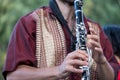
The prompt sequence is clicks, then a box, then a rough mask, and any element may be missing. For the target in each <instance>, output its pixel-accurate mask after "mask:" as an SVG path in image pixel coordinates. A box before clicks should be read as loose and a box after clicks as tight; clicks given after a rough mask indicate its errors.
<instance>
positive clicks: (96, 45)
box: [87, 28, 105, 63]
mask: <svg viewBox="0 0 120 80" xmlns="http://www.w3.org/2000/svg"><path fill="white" fill-rule="evenodd" d="M90 32H91V34H89V35H87V47H88V48H90V49H91V50H92V54H93V56H92V57H93V59H94V60H95V62H96V63H104V62H105V56H104V54H103V49H102V46H101V44H100V32H99V31H98V30H94V29H93V28H90Z"/></svg>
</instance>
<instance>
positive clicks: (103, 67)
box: [97, 57, 114, 80]
mask: <svg viewBox="0 0 120 80" xmlns="http://www.w3.org/2000/svg"><path fill="white" fill-rule="evenodd" d="M102 60H103V63H97V74H98V78H99V80H114V71H113V68H112V67H111V65H110V64H109V63H108V61H107V60H106V58H105V57H103V59H102Z"/></svg>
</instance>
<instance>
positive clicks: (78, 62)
mask: <svg viewBox="0 0 120 80" xmlns="http://www.w3.org/2000/svg"><path fill="white" fill-rule="evenodd" d="M87 65H88V54H87V53H86V52H85V51H81V50H76V51H73V52H71V53H69V54H68V55H67V56H66V58H65V60H64V61H63V63H62V64H61V65H60V67H59V68H60V72H61V74H65V73H71V72H73V73H82V72H83V71H82V70H81V69H80V68H78V67H76V66H87Z"/></svg>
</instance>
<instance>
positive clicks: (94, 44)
mask: <svg viewBox="0 0 120 80" xmlns="http://www.w3.org/2000/svg"><path fill="white" fill-rule="evenodd" d="M86 45H87V47H88V48H90V49H94V48H95V47H97V48H100V43H99V42H95V41H94V40H91V39H89V40H88V41H87V44H86Z"/></svg>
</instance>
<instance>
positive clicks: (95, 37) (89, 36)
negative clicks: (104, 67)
mask: <svg viewBox="0 0 120 80" xmlns="http://www.w3.org/2000/svg"><path fill="white" fill-rule="evenodd" d="M89 39H92V40H94V41H96V42H99V41H100V40H99V39H100V38H99V36H98V35H87V40H89Z"/></svg>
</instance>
